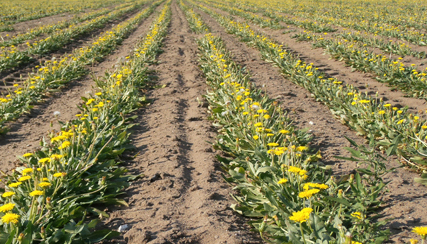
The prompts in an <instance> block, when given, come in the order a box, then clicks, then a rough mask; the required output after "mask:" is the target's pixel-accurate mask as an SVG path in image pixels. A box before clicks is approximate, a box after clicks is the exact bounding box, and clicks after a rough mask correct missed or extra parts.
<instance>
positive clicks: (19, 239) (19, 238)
mask: <svg viewBox="0 0 427 244" xmlns="http://www.w3.org/2000/svg"><path fill="white" fill-rule="evenodd" d="M23 238H24V233H21V234H19V236H18V241H19V242H21V241H22V239H23Z"/></svg>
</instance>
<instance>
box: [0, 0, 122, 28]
mask: <svg viewBox="0 0 427 244" xmlns="http://www.w3.org/2000/svg"><path fill="white" fill-rule="evenodd" d="M117 3H120V1H117V0H107V1H99V0H89V1H84V2H81V1H76V0H72V1H67V2H66V3H62V4H57V3H56V2H55V1H52V0H48V1H32V2H28V1H23V0H15V1H7V2H2V3H0V31H10V30H13V29H14V28H13V26H12V24H14V23H18V22H23V21H27V20H32V19H39V18H42V17H46V16H51V15H55V14H61V13H67V12H81V11H83V10H85V9H97V8H101V7H105V6H111V5H113V4H117Z"/></svg>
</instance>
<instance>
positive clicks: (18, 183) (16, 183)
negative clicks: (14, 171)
mask: <svg viewBox="0 0 427 244" xmlns="http://www.w3.org/2000/svg"><path fill="white" fill-rule="evenodd" d="M21 184H22V182H15V183H10V184H9V187H12V188H15V187H18V186H19V185H21Z"/></svg>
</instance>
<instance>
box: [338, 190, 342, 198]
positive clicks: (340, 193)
mask: <svg viewBox="0 0 427 244" xmlns="http://www.w3.org/2000/svg"><path fill="white" fill-rule="evenodd" d="M338 198H342V189H339V190H338Z"/></svg>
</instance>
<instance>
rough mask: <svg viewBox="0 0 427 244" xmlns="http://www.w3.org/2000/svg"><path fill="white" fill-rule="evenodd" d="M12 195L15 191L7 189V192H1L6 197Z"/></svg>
mask: <svg viewBox="0 0 427 244" xmlns="http://www.w3.org/2000/svg"><path fill="white" fill-rule="evenodd" d="M13 195H15V192H13V191H7V192H5V193H3V194H2V195H1V196H2V197H5V198H6V197H11V196H13Z"/></svg>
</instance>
